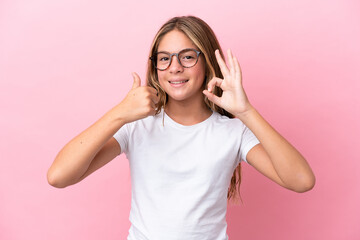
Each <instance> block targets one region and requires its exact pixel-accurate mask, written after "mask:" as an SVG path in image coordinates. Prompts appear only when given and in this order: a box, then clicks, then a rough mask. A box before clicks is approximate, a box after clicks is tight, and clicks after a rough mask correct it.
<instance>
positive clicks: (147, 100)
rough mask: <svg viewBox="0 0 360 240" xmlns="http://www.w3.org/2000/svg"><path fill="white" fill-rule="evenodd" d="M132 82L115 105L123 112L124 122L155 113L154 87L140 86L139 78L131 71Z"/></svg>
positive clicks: (156, 98)
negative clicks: (123, 96)
mask: <svg viewBox="0 0 360 240" xmlns="http://www.w3.org/2000/svg"><path fill="white" fill-rule="evenodd" d="M132 75H133V78H134V83H133V86H132V89H131V90H130V91H129V93H128V94H127V95H126V97H125V98H124V99H123V101H122V102H121V103H120V104H119V105H118V106H117V107H119V109H121V112H122V113H123V114H122V115H124V116H122V117H123V120H124V121H125V122H126V123H129V122H133V121H136V120H139V119H142V118H145V117H148V116H151V115H155V112H156V104H157V103H158V101H159V97H158V96H157V92H156V90H155V89H154V88H152V87H148V86H141V79H140V77H139V75H138V74H137V73H135V72H134V73H132Z"/></svg>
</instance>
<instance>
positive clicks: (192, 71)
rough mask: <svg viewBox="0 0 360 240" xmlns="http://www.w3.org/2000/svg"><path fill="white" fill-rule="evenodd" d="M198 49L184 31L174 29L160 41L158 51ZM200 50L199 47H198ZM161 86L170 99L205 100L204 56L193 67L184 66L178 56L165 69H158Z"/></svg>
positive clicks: (172, 51) (171, 51)
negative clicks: (203, 91) (203, 87)
mask: <svg viewBox="0 0 360 240" xmlns="http://www.w3.org/2000/svg"><path fill="white" fill-rule="evenodd" d="M186 48H193V49H197V48H196V46H195V45H194V44H193V42H192V41H191V40H190V39H189V38H188V37H187V36H186V35H185V34H184V33H182V32H180V31H178V30H172V31H171V32H168V33H167V34H166V35H165V36H164V37H163V39H162V40H161V41H160V44H159V47H158V50H157V51H158V52H162V51H165V52H169V53H178V52H180V51H181V50H183V49H186ZM197 50H198V49H197ZM157 73H158V79H159V83H160V85H161V87H162V88H163V89H164V90H165V92H166V93H167V94H168V97H169V99H168V101H169V103H170V102H171V101H203V93H202V90H203V89H202V86H203V83H204V79H205V63H204V58H203V57H202V56H201V55H200V56H199V59H198V62H197V63H196V65H195V66H193V67H191V68H184V67H183V66H181V64H180V63H179V61H178V59H177V57H176V56H172V61H171V65H170V66H169V67H168V68H167V69H166V70H164V71H160V70H157Z"/></svg>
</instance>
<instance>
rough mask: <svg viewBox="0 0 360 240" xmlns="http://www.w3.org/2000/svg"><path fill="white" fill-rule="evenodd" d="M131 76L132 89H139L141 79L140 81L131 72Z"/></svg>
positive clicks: (135, 74)
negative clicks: (132, 79)
mask: <svg viewBox="0 0 360 240" xmlns="http://www.w3.org/2000/svg"><path fill="white" fill-rule="evenodd" d="M132 76H133V78H134V83H133V85H132V89H134V88H138V87H140V86H141V79H140V77H139V75H137V73H136V72H133V73H132Z"/></svg>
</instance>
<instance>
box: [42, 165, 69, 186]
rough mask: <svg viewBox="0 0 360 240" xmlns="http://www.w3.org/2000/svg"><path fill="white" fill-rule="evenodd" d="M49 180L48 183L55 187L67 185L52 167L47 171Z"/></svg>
mask: <svg viewBox="0 0 360 240" xmlns="http://www.w3.org/2000/svg"><path fill="white" fill-rule="evenodd" d="M47 181H48V183H49V184H50V185H51V186H53V187H55V188H65V187H67V186H68V185H66V184H65V183H64V182H63V181H61V179H60V178H59V177H58V174H56V172H54V171H51V169H50V170H49V171H48V172H47Z"/></svg>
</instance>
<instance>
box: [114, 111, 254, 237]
mask: <svg viewBox="0 0 360 240" xmlns="http://www.w3.org/2000/svg"><path fill="white" fill-rule="evenodd" d="M114 138H115V139H116V140H117V141H118V142H119V144H120V147H121V152H124V153H125V154H126V156H127V158H128V160H129V166H130V172H131V185H132V198H131V210H130V217H129V219H130V222H131V224H132V225H131V228H130V230H129V235H128V240H175V239H176V240H179V239H181V240H183V239H186V240H199V239H201V240H205V239H209V240H225V239H228V236H227V233H226V228H227V224H226V219H225V215H226V208H227V192H228V187H229V185H230V179H231V177H232V174H233V172H234V170H235V168H236V166H237V165H238V164H239V162H240V161H241V160H244V161H246V155H247V153H248V151H249V150H250V149H251V148H252V147H254V146H255V145H256V144H258V143H259V141H258V140H257V139H256V137H255V136H254V134H253V133H252V132H251V131H250V130H249V129H248V128H247V127H246V126H245V125H244V124H243V123H242V122H241V121H240V120H239V119H229V118H228V117H226V116H222V115H220V114H219V113H217V112H213V113H212V115H211V116H210V117H209V118H208V119H206V120H205V121H203V122H201V123H198V124H195V125H192V126H184V125H181V124H179V123H177V122H175V121H174V120H172V119H171V118H170V117H169V116H168V115H166V114H165V116H164V125H163V112H161V113H160V114H158V115H156V116H150V117H147V118H144V119H141V120H138V121H135V122H132V123H129V124H126V125H124V126H123V127H122V128H121V129H120V130H119V131H118V132H117V133H116V134H115V135H114Z"/></svg>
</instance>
